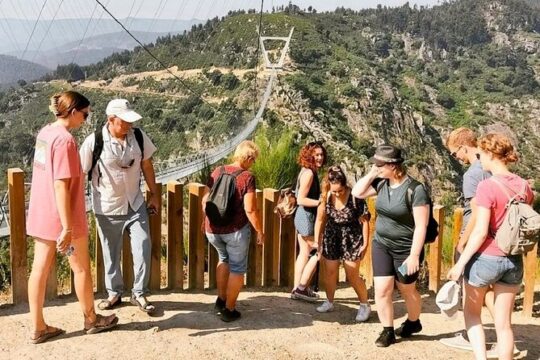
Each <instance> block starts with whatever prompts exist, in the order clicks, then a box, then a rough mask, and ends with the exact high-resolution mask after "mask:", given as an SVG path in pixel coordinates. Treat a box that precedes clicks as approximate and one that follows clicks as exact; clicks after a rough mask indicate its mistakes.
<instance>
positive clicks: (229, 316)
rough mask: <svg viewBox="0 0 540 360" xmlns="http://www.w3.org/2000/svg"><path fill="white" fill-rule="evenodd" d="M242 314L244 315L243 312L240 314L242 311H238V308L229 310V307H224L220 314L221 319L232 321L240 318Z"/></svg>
mask: <svg viewBox="0 0 540 360" xmlns="http://www.w3.org/2000/svg"><path fill="white" fill-rule="evenodd" d="M241 316H242V314H240V311H238V310H236V309H234V310H229V309H227V308H224V309H223V310H222V311H221V314H220V318H221V320H223V321H225V322H231V321H235V320H238V319H240V317H241Z"/></svg>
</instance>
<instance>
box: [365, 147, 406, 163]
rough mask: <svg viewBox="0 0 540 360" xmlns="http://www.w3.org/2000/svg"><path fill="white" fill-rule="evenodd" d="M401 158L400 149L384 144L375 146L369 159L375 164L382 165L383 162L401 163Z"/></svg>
mask: <svg viewBox="0 0 540 360" xmlns="http://www.w3.org/2000/svg"><path fill="white" fill-rule="evenodd" d="M403 160H404V159H403V157H402V156H401V149H399V148H397V147H395V146H393V145H386V144H385V145H379V146H377V149H375V155H373V157H371V159H369V161H371V162H372V163H373V164H375V165H377V166H383V165H384V164H399V163H402V162H403Z"/></svg>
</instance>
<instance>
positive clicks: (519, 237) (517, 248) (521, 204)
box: [491, 176, 540, 255]
mask: <svg viewBox="0 0 540 360" xmlns="http://www.w3.org/2000/svg"><path fill="white" fill-rule="evenodd" d="M491 179H492V180H493V181H495V183H496V184H497V185H498V186H499V188H500V189H501V190H502V191H503V193H504V194H506V196H507V197H508V202H507V203H506V213H505V214H504V219H503V222H502V224H501V226H500V227H499V229H498V230H497V233H496V234H495V241H496V243H497V246H498V247H499V248H500V249H501V250H502V251H503V252H504V253H505V254H507V255H520V254H525V253H527V252H529V251H531V250H532V249H533V248H534V246H535V245H536V243H537V242H538V240H539V239H540V214H538V213H537V212H536V211H534V209H533V208H532V206H531V205H529V204H527V203H526V202H525V201H526V198H527V192H526V191H527V183H526V182H525V184H524V185H523V191H522V192H521V193H516V192H515V191H514V190H512V189H510V187H508V186H507V185H506V184H505V183H503V182H502V181H501V180H499V179H497V177H495V176H492V177H491ZM509 190H510V191H509ZM512 193H513V194H514V195H512Z"/></svg>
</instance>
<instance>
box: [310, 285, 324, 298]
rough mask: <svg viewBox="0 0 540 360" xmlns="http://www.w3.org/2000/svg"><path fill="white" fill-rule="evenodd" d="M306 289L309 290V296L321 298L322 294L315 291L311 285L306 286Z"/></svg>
mask: <svg viewBox="0 0 540 360" xmlns="http://www.w3.org/2000/svg"><path fill="white" fill-rule="evenodd" d="M306 290H307V291H308V293H309V296H313V297H315V298H316V299H317V300H319V299H320V297H321V296H320V295H319V294H317V292H316V291H314V290H313V289H312V288H311V286H308V287H307V288H306Z"/></svg>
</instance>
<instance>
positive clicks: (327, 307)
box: [315, 300, 334, 313]
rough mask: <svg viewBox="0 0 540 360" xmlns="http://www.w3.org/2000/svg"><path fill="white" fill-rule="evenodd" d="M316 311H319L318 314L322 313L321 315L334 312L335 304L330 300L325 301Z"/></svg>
mask: <svg viewBox="0 0 540 360" xmlns="http://www.w3.org/2000/svg"><path fill="white" fill-rule="evenodd" d="M315 310H317V312H320V313H326V312H331V311H334V303H331V302H330V301H328V300H324V302H323V303H322V305H321V306H317V308H316V309H315Z"/></svg>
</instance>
